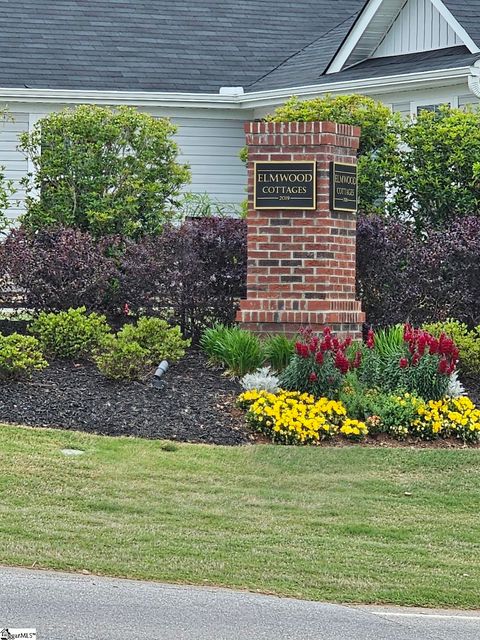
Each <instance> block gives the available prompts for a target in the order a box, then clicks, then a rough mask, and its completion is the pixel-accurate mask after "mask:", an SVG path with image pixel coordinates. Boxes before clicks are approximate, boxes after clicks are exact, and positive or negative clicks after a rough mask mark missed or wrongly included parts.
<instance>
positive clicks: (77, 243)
mask: <svg viewBox="0 0 480 640" xmlns="http://www.w3.org/2000/svg"><path fill="white" fill-rule="evenodd" d="M246 264H247V262H246V224H245V221H243V220H233V219H222V220H217V219H213V218H209V219H203V220H198V221H191V222H186V223H185V224H183V225H182V226H180V227H167V228H165V230H164V232H163V233H162V234H161V235H159V236H145V237H143V238H141V239H139V240H138V241H135V240H132V239H120V238H119V237H114V236H110V237H105V238H103V239H101V240H95V239H94V238H93V237H92V236H91V235H90V234H89V233H88V232H83V231H79V230H77V229H72V228H58V227H57V228H53V229H48V230H47V229H44V230H41V231H39V232H37V233H35V234H30V233H28V232H26V231H25V230H24V229H20V230H14V231H12V232H11V233H10V234H9V236H8V238H7V240H6V242H5V243H4V244H3V245H0V283H1V284H2V285H3V286H4V287H7V286H8V287H14V288H16V289H18V290H19V291H21V292H22V294H23V297H24V305H25V306H26V307H27V308H29V309H32V310H33V311H36V312H40V311H55V312H57V311H65V310H67V309H69V308H76V307H79V306H81V305H83V306H85V307H86V309H87V310H88V311H96V312H99V313H104V314H105V315H107V317H108V318H109V319H110V320H118V319H119V318H121V317H122V315H123V312H124V310H125V309H126V308H128V309H129V310H130V313H131V314H134V315H136V316H140V315H146V314H148V315H160V316H161V315H164V314H165V313H168V314H169V315H170V317H171V318H172V320H173V322H175V323H176V324H178V325H179V326H180V327H181V329H182V331H183V332H184V334H186V335H189V336H191V337H192V338H193V339H195V340H196V339H198V337H199V335H200V332H201V330H202V329H203V328H204V327H205V326H208V325H210V324H213V323H214V322H224V323H226V324H228V323H231V322H233V320H234V318H235V313H236V309H237V303H238V300H239V299H240V298H242V297H244V295H245V281H246Z"/></svg>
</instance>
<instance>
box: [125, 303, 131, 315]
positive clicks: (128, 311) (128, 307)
mask: <svg viewBox="0 0 480 640" xmlns="http://www.w3.org/2000/svg"><path fill="white" fill-rule="evenodd" d="M123 313H124V315H126V316H129V315H130V305H129V304H128V302H126V303H125V304H124V305H123Z"/></svg>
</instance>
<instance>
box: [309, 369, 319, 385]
mask: <svg viewBox="0 0 480 640" xmlns="http://www.w3.org/2000/svg"><path fill="white" fill-rule="evenodd" d="M309 380H310V382H316V381H317V380H318V376H317V374H316V373H315V371H312V373H311V374H310V378H309Z"/></svg>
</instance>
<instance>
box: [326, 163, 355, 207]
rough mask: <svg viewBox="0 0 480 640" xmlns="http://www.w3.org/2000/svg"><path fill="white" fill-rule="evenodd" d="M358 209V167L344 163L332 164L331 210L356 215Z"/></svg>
mask: <svg viewBox="0 0 480 640" xmlns="http://www.w3.org/2000/svg"><path fill="white" fill-rule="evenodd" d="M357 208H358V180H357V167H356V165H354V164H346V163H344V162H331V163H330V209H331V210H332V211H349V212H350V213H356V211H357Z"/></svg>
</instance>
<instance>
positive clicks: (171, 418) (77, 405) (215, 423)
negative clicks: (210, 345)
mask: <svg viewBox="0 0 480 640" xmlns="http://www.w3.org/2000/svg"><path fill="white" fill-rule="evenodd" d="M164 381H165V385H164V388H163V389H155V388H153V387H152V386H151V384H150V383H147V384H141V383H137V382H133V383H132V382H111V381H108V380H107V379H106V378H104V377H103V376H102V375H101V374H100V373H99V372H98V371H97V370H96V368H95V367H94V366H93V365H92V364H89V363H76V364H74V363H71V362H53V363H52V364H51V365H50V367H48V368H47V369H45V370H44V371H41V372H38V373H35V374H34V375H33V376H32V378H31V380H28V381H16V382H13V381H11V382H6V383H2V389H1V391H2V392H1V396H0V422H6V423H14V424H24V425H30V426H38V427H56V428H62V429H76V430H81V431H87V432H90V433H99V434H104V435H111V436H137V437H142V438H158V439H168V440H178V441H183V442H200V443H208V444H213V443H214V444H222V445H239V444H245V443H248V442H251V441H252V439H253V436H252V435H251V434H249V432H248V430H247V429H246V427H245V422H244V418H243V414H242V412H240V411H239V410H237V409H235V406H234V401H235V397H236V395H237V394H238V393H239V392H240V387H239V385H238V384H237V383H236V382H232V381H231V380H229V379H227V378H225V377H224V376H223V375H222V374H221V372H219V371H215V370H212V369H209V368H208V367H207V364H206V360H205V358H204V356H203V355H202V354H201V353H199V352H197V351H194V350H192V351H190V352H189V353H188V354H187V356H186V357H185V358H183V360H182V361H181V362H179V363H178V364H176V365H173V366H171V368H170V369H169V371H168V372H167V373H166V375H165V376H164Z"/></svg>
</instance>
